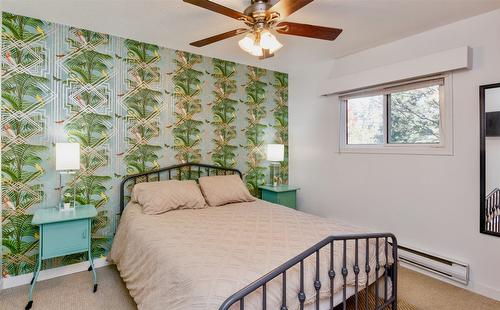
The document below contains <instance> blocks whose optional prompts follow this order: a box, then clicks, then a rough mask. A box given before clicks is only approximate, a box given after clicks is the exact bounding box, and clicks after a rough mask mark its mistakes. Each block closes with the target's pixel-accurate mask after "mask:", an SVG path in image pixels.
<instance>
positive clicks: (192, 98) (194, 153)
mask: <svg viewBox="0 0 500 310" xmlns="http://www.w3.org/2000/svg"><path fill="white" fill-rule="evenodd" d="M201 62H202V57H201V56H200V55H195V54H191V53H187V52H181V51H177V52H176V58H175V59H174V64H175V72H174V75H173V77H172V80H173V82H174V91H173V97H174V100H175V112H174V116H175V124H174V128H173V129H172V133H173V135H174V150H175V151H176V152H177V154H176V155H175V158H176V159H177V161H178V162H181V163H187V162H194V163H196V162H199V161H200V160H201V149H200V142H201V129H200V127H201V126H202V125H203V122H202V121H201V120H198V119H196V115H197V114H199V113H200V112H201V99H200V93H201V91H202V82H201V78H202V76H203V72H202V71H199V70H197V69H196V68H195V67H196V65H197V64H200V63H201ZM181 178H182V179H184V178H187V174H186V173H182V175H181Z"/></svg>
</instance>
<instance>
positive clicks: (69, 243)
mask: <svg viewBox="0 0 500 310" xmlns="http://www.w3.org/2000/svg"><path fill="white" fill-rule="evenodd" d="M96 215H97V211H96V209H95V208H94V206H91V205H84V206H77V207H76V208H75V209H74V210H71V211H59V209H58V208H40V209H38V210H36V211H35V215H34V216H33V220H32V221H31V224H32V225H38V226H39V232H40V242H39V246H38V261H37V265H36V268H35V273H34V274H33V279H31V287H30V291H29V297H28V298H29V300H28V304H27V305H26V308H25V309H30V308H31V306H32V305H33V290H34V289H35V284H36V280H37V278H38V275H39V274H40V269H41V267H42V260H44V259H49V258H53V257H57V256H64V255H69V254H75V253H81V252H87V253H88V256H89V262H90V267H89V271H92V276H93V279H94V293H95V292H96V291H97V278H96V274H95V270H94V262H93V260H92V252H91V239H92V238H91V237H92V236H91V234H92V229H91V227H92V218H93V217H95V216H96Z"/></svg>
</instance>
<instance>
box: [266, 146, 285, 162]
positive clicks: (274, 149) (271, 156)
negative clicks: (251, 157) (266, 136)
mask: <svg viewBox="0 0 500 310" xmlns="http://www.w3.org/2000/svg"><path fill="white" fill-rule="evenodd" d="M266 155H267V160H268V161H283V160H284V159H285V146H284V145H283V144H268V145H267V150H266Z"/></svg>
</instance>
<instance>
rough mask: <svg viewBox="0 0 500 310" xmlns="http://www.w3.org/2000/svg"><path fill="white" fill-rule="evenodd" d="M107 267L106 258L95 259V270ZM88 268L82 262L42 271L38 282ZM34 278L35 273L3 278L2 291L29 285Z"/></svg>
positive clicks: (86, 263) (87, 265) (87, 264)
mask: <svg viewBox="0 0 500 310" xmlns="http://www.w3.org/2000/svg"><path fill="white" fill-rule="evenodd" d="M107 265H109V263H108V262H107V261H106V257H102V258H96V259H94V267H95V268H100V267H104V266H107ZM88 268H89V263H88V262H81V263H77V264H72V265H67V266H62V267H57V268H51V269H46V270H42V271H40V275H39V276H38V280H37V282H38V281H43V280H48V279H52V278H56V277H61V276H65V275H68V274H72V273H76V272H80V271H85V270H87V269H88ZM32 277H33V272H31V273H27V274H23V275H20V276H13V277H7V278H3V285H2V287H1V289H7V288H11V287H16V286H21V285H25V284H29V283H30V282H31V278H32Z"/></svg>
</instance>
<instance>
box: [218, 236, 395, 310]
mask: <svg viewBox="0 0 500 310" xmlns="http://www.w3.org/2000/svg"><path fill="white" fill-rule="evenodd" d="M373 239H375V243H376V249H375V253H376V264H375V266H370V260H369V258H368V257H369V253H370V250H369V244H370V242H369V241H370V240H373ZM389 239H390V241H389ZM360 240H365V241H366V243H365V251H364V253H361V255H365V256H366V258H365V262H366V264H365V266H359V264H358V259H359V255H360V253H359V252H360V251H359V247H358V243H359V241H360ZM348 241H351V242H352V241H354V243H355V247H354V251H355V253H354V255H355V262H354V265H353V267H352V270H349V268H348V266H347V254H346V252H347V242H348ZM335 242H341V243H342V249H343V251H342V252H343V253H342V269H341V275H338V276H341V277H342V279H343V287H342V303H341V307H342V309H343V310H346V309H347V298H348V296H347V276H348V274H349V273H350V272H353V273H354V275H355V280H354V295H353V296H352V298H353V299H354V309H356V310H361V308H360V307H361V306H360V304H361V301H360V297H359V293H360V287H359V280H358V277H359V273H360V272H365V273H366V276H367V281H366V283H365V285H364V287H363V288H362V289H364V290H365V300H364V309H365V310H368V309H373V310H381V309H386V308H389V307H390V309H393V310H395V309H397V257H398V256H397V248H398V245H397V239H396V237H395V236H394V235H393V234H391V233H374V234H358V235H345V236H330V237H328V238H326V239H324V240H322V241H320V242H318V243H317V244H315V245H313V246H312V247H310V248H309V249H307V250H305V251H304V252H302V253H301V254H299V255H297V256H296V257H294V258H292V259H290V260H289V261H287V262H285V263H284V264H282V265H281V266H279V267H277V268H276V269H274V270H272V271H271V272H269V273H268V274H266V275H264V276H263V277H261V278H260V279H258V280H256V281H255V282H253V283H251V284H249V285H248V286H246V287H244V288H243V289H241V290H240V291H238V292H236V293H234V294H233V295H231V296H230V297H229V298H228V299H226V300H225V301H224V303H222V305H221V306H220V308H219V310H229V309H230V307H232V306H233V305H236V304H238V303H239V309H240V310H244V309H245V297H247V296H248V295H250V294H251V293H253V292H255V291H257V290H259V289H262V294H261V295H262V309H263V310H265V309H266V307H267V296H266V284H267V283H269V282H270V281H272V280H274V279H275V278H277V277H280V276H281V281H282V297H281V299H282V300H281V308H280V310H287V309H288V307H287V302H289V300H287V291H286V290H287V271H288V270H289V269H291V268H293V267H294V266H296V265H299V268H300V275H299V277H300V290H299V291H298V292H297V299H298V301H299V304H300V309H301V310H303V309H304V305H305V301H306V297H307V296H306V295H305V292H304V281H305V279H304V260H306V259H307V258H309V257H312V256H314V258H315V262H316V267H315V280H314V283H313V285H314V289H315V290H316V294H315V295H316V300H315V309H316V310H319V309H320V296H319V291H320V289H321V286H322V285H323V283H321V282H320V272H327V274H328V277H329V279H330V281H329V282H330V283H329V286H330V294H329V295H330V297H329V299H330V307H329V308H328V309H334V280H335V278H336V277H337V274H336V272H335V270H334V266H335V265H334V257H335V252H334V251H335V246H334V243H335ZM380 242H383V244H384V245H383V246H384V255H385V265H384V266H381V264H380V256H379V246H380ZM325 247H328V248H329V251H330V252H329V253H330V255H329V256H330V262H329V263H330V268H329V269H328V270H326V271H321V270H320V250H321V249H323V248H325ZM389 247H391V254H390V255H391V256H392V259H393V263H392V264H389V259H388V258H389ZM362 267H364V270H363V271H361V268H362ZM381 267H384V271H383V273H382V274H380V269H381ZM372 268H375V279H376V280H375V283H374V285H375V304H374V306H373V307H371V308H370V307H369V301H368V298H369V294H368V287H369V283H368V282H369V281H368V279H369V274H370V271H372ZM379 277H380V278H382V277H383V283H384V285H383V286H384V293H383V296H382V297H380V296H379V283H378V282H379ZM388 279H390V280H391V281H392V290H391V294H390V296H389V294H388V293H389V292H388V291H389V288H388ZM338 306H339V307H340V304H339V305H338Z"/></svg>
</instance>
